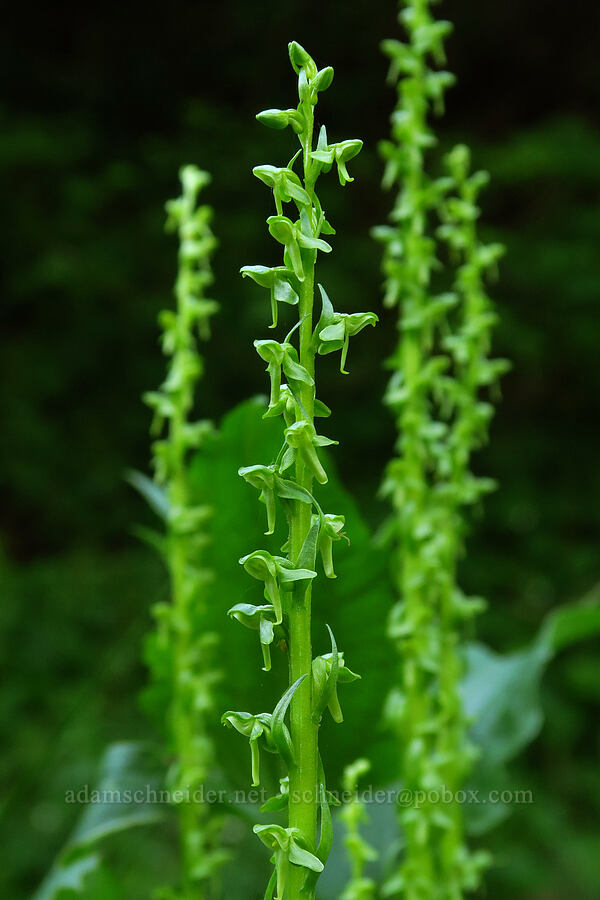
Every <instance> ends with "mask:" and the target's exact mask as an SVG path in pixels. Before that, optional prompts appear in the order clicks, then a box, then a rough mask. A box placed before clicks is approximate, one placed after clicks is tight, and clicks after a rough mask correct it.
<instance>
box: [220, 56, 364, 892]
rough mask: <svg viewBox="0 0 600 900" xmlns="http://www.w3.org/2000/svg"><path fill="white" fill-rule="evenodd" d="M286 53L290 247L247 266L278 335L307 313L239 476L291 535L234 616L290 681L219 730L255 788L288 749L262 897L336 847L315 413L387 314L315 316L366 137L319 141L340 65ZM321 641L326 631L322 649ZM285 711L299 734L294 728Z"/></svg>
mask: <svg viewBox="0 0 600 900" xmlns="http://www.w3.org/2000/svg"><path fill="white" fill-rule="evenodd" d="M289 55H290V61H291V64H292V67H293V69H294V71H295V73H296V75H297V76H298V95H299V104H298V106H297V107H296V108H292V109H269V110H266V111H264V112H261V113H259V114H258V116H257V118H258V120H259V122H261V123H262V124H264V125H267V126H268V127H271V128H276V129H283V128H286V127H288V126H289V127H291V128H292V130H293V131H294V133H295V134H296V135H297V137H298V141H299V144H300V149H299V151H298V153H297V154H296V156H294V158H293V159H292V160H291V161H290V162H289V163H288V165H287V166H284V167H280V168H278V167H275V166H271V165H262V166H257V167H256V168H255V169H254V174H255V175H256V177H257V178H259V179H260V180H261V181H262V182H264V183H265V184H266V185H267V186H268V187H269V188H271V190H272V192H273V199H274V207H275V209H274V215H272V216H270V217H269V218H268V219H267V225H268V228H269V232H270V234H271V236H272V237H273V238H274V239H275V241H276V242H277V243H279V244H281V245H282V246H283V261H282V265H279V266H276V267H274V268H267V267H265V266H245V267H244V268H243V269H242V275H244V276H247V277H250V278H252V279H253V280H254V281H256V282H257V283H258V284H259V285H261V286H262V287H264V288H266V289H267V290H268V291H269V294H270V304H271V314H272V324H271V327H272V328H275V327H276V326H277V323H278V304H279V303H280V302H284V303H286V304H288V305H291V306H295V307H297V311H298V318H297V322H296V324H295V325H294V327H293V328H292V330H291V331H290V332H289V333H288V335H287V336H286V337H285V338H284V340H283V341H281V342H278V341H276V340H274V339H270V340H258V341H255V347H256V350H257V352H258V354H259V356H260V357H261V358H262V359H263V360H264V361H265V362H266V363H267V372H268V374H269V378H270V383H271V391H270V401H269V406H268V409H267V411H266V413H265V416H268V417H271V416H276V417H279V416H281V417H282V439H283V444H282V447H281V450H280V452H279V454H278V456H277V458H276V459H275V460H273V461H271V462H270V464H268V465H255V466H250V467H247V468H244V469H241V470H240V475H242V477H244V478H245V479H246V480H247V481H248V482H249V483H250V484H251V485H253V486H254V487H256V488H257V489H258V490H259V491H260V499H261V500H262V501H263V502H264V504H265V506H266V512H267V532H266V533H267V534H272V533H273V531H274V528H275V522H276V515H277V510H278V507H281V508H282V510H283V512H284V514H285V516H286V519H287V524H288V537H287V540H286V542H285V544H284V546H283V548H282V550H281V552H282V553H285V556H274V555H272V554H271V553H270V552H268V551H267V550H257V551H254V552H253V553H250V554H248V555H247V556H245V557H244V558H243V559H242V560H240V562H241V563H242V565H243V566H244V567H245V568H246V570H247V571H248V573H249V574H250V575H251V576H252V577H253V578H255V579H257V580H259V581H261V582H262V583H263V585H264V599H265V601H266V603H265V604H261V605H259V606H253V605H251V604H237V605H236V606H234V607H233V608H232V609H231V610H230V615H231V616H232V618H235V619H237V620H238V621H240V622H241V623H242V624H244V625H247V626H249V627H252V628H255V629H256V630H258V632H259V639H260V643H261V647H262V651H263V661H264V668H265V670H267V671H268V670H269V669H270V668H271V652H270V648H271V646H272V645H273V644H274V643H276V644H277V645H279V646H282V645H283V646H285V647H286V648H287V651H288V660H289V685H290V686H289V688H288V690H287V691H286V692H285V694H284V695H283V697H282V699H281V701H280V702H279V703H278V704H277V706H276V708H275V710H274V711H273V713H259V714H250V713H241V712H234V711H229V712H227V713H225V714H224V716H223V722H224V723H225V724H228V725H230V726H232V727H234V728H235V729H237V730H238V731H239V732H240V733H242V734H243V735H245V736H246V737H248V739H249V741H250V747H251V750H252V763H253V765H252V772H253V782H254V783H255V784H256V783H258V780H259V767H258V755H259V748H260V747H261V746H262V747H263V749H266V750H270V751H271V752H275V753H277V754H279V756H280V757H281V759H282V761H283V763H284V764H285V768H286V770H287V775H286V776H285V778H284V779H283V780H282V792H281V794H280V795H278V797H276V798H272V800H271V801H268V803H267V805H266V808H267V809H276V808H286V809H287V812H288V821H287V826H286V827H283V826H280V825H266V826H258V825H257V826H255V829H254V830H255V832H256V834H257V835H258V837H259V838H260V839H261V840H262V841H263V843H264V844H265V845H266V846H267V847H268V849H269V850H271V851H272V857H271V860H272V862H273V865H274V872H273V875H272V878H271V880H270V882H269V885H268V887H267V892H266V894H265V897H266V898H271V897H273V896H274V895H275V896H276V897H277V900H283V898H284V897H285V898H287V900H300V897H302V898H303V900H310V898H312V897H314V891H315V884H316V881H317V878H318V876H319V873H320V872H321V871H322V870H323V867H324V865H325V862H326V860H327V856H328V854H329V850H330V848H331V840H332V834H331V814H330V810H329V804H328V800H327V794H326V786H325V776H324V772H323V765H322V763H321V759H320V755H319V749H318V733H319V726H320V724H321V718H322V715H323V713H324V711H325V709H326V708H329V711H330V713H331V716H332V717H333V719H334V720H335V721H336V722H341V721H342V712H341V709H340V705H339V701H338V696H337V686H338V684H340V683H343V682H349V681H353V680H354V679H355V678H357V677H358V676H356V675H354V673H352V672H351V671H350V670H349V669H348V668H346V666H345V665H344V657H343V654H342V653H340V652H339V651H338V648H337V645H336V642H335V638H334V636H333V634H332V633H331V630H330V631H329V635H330V641H331V652H330V653H326V654H324V655H321V656H317V657H316V658H315V659H313V649H312V640H313V636H312V633H311V605H312V582H313V580H314V579H315V578H316V576H317V571H316V560H317V556H318V555H319V556H320V557H321V559H322V563H323V570H324V574H325V575H326V577H328V578H334V577H335V572H334V569H333V559H332V545H333V542H334V541H338V540H340V539H342V538H344V537H345V535H344V532H343V528H344V518H343V516H340V515H334V514H326V513H324V512H323V510H322V508H321V506H320V505H319V503H318V500H317V499H316V497H315V496H314V494H313V489H314V483H315V482H316V483H317V484H324V483H325V482H326V481H327V473H326V471H325V469H324V466H323V462H322V459H321V457H320V454H319V450H320V448H321V447H324V446H327V445H331V444H333V443H335V442H334V441H331V440H329V439H328V438H325V437H323V436H321V435H320V434H318V433H317V430H316V426H315V419H316V418H317V417H322V416H328V415H329V414H330V410H329V409H328V408H327V407H326V406H325V404H324V403H322V402H321V401H320V400H318V399H317V398H316V392H315V359H316V357H317V355H319V354H321V355H323V354H327V353H332V352H338V351H339V352H340V354H341V364H340V368H341V371H344V365H345V362H346V357H347V352H348V344H349V339H350V337H352V336H353V335H355V334H357V333H358V332H359V331H361V330H362V329H363V328H364V327H365V326H366V325H374V324H375V322H376V321H377V317H376V316H375V315H374V314H373V313H354V314H347V313H340V312H336V311H335V310H334V308H333V305H332V303H331V301H330V299H329V297H328V296H327V293H326V292H325V289H324V288H323V287H322V285H319V286H318V287H319V293H320V299H321V314H320V317H319V318H318V320H316V321H315V318H316V317H315V313H314V301H315V297H314V295H315V267H316V262H317V254H318V252H321V253H329V252H330V251H331V249H332V248H331V246H330V245H329V244H328V243H327V241H326V240H324V238H323V237H322V235H327V236H328V235H331V234H334V233H335V232H334V229H333V228H332V226H331V225H330V223H329V222H328V221H327V219H326V217H325V213H324V211H323V208H322V206H321V203H320V201H319V198H318V196H317V193H316V183H317V179H318V178H319V176H320V175H321V173H323V172H328V171H329V170H330V169H331V168H332V167H333V166H334V165H335V167H336V169H337V173H338V177H339V181H340V184H341V185H344V184H346V182H348V181H352V178H351V176H350V175H349V174H348V169H347V163H348V161H349V160H351V159H353V158H354V157H355V156H356V155H357V154H358V153H359V151H360V149H361V146H362V142H361V141H359V140H347V141H342V142H339V143H330V142H329V139H328V137H327V132H326V129H325V126H322V127H321V129H320V132H319V135H318V138H316V140H315V137H316V136H315V135H314V121H315V106H316V103H317V101H318V95H319V93H320V92H322V91H324V90H326V89H327V88H328V87H329V86H330V84H331V82H332V80H333V69H331V68H330V67H327V68H324V69H321V70H318V69H317V66H316V64H315V62H314V60H313V59H312V57H311V56H310V55H309V54H308V53H307V52H306V50H304V48H303V47H301V46H300V45H299V44H297V43H295V42H292V43H291V44H290V45H289ZM294 167H296V168H294ZM296 169H297V170H298V171H296ZM298 172H299V173H298ZM286 212H289V215H290V217H289V218H288V215H286ZM322 638H323V636H318V640H319V643H321V641H322ZM288 708H289V726H288V725H287V724H286V722H285V718H286V713H287V711H288Z"/></svg>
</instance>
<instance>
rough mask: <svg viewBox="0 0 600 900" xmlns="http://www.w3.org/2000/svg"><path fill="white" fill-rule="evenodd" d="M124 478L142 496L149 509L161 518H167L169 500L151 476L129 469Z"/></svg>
mask: <svg viewBox="0 0 600 900" xmlns="http://www.w3.org/2000/svg"><path fill="white" fill-rule="evenodd" d="M125 480H126V481H127V482H128V483H129V484H130V485H131V486H132V487H133V488H135V490H136V491H137V492H138V494H140V495H141V496H142V497H143V498H144V500H145V501H146V502H147V504H148V506H149V507H150V509H152V510H153V512H155V513H156V515H157V516H160V518H161V519H167V517H168V515H169V500H168V497H167V492H166V491H165V489H164V488H163V487H161V486H160V485H158V484H156V482H155V481H153V480H152V478H148V476H147V475H144V474H143V472H137V471H136V470H135V469H130V470H129V471H128V472H127V473H126V475H125Z"/></svg>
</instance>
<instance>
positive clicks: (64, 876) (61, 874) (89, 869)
mask: <svg viewBox="0 0 600 900" xmlns="http://www.w3.org/2000/svg"><path fill="white" fill-rule="evenodd" d="M100 862H101V860H100V856H99V855H98V854H97V853H90V854H87V855H85V856H80V857H77V858H75V859H71V860H67V861H64V862H58V863H56V865H54V866H53V867H52V869H51V870H50V872H49V873H48V875H47V876H46V878H45V879H44V880H43V882H42V884H41V885H40V886H39V888H38V889H37V891H36V892H35V894H34V895H33V898H32V900H67V898H72V897H83V896H85V891H86V882H87V879H88V878H89V876H90V875H91V874H93V873H94V872H96V871H97V870H98V868H99V866H100Z"/></svg>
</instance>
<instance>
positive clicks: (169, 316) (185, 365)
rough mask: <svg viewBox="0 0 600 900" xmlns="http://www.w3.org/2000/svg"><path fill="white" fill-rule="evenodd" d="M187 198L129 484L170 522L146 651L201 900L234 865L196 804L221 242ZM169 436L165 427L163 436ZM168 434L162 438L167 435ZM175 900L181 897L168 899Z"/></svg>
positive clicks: (205, 697)
mask: <svg viewBox="0 0 600 900" xmlns="http://www.w3.org/2000/svg"><path fill="white" fill-rule="evenodd" d="M180 178H181V184H182V194H181V196H180V197H178V198H177V199H176V200H172V201H170V202H169V203H168V204H167V212H168V220H167V228H168V230H170V231H176V232H177V234H178V236H179V270H178V274H177V280H176V283H175V297H176V308H175V309H174V310H171V309H169V310H165V311H163V312H162V313H161V314H160V324H161V326H162V346H163V351H164V353H165V354H166V355H167V356H168V357H169V365H168V371H167V376H166V378H165V381H164V382H163V384H162V386H161V388H160V390H159V391H155V392H150V393H147V394H146V395H145V397H144V399H145V401H146V403H147V404H148V405H149V406H150V407H151V408H152V409H153V410H154V421H153V423H152V432H153V434H154V435H156V437H157V439H156V440H155V441H154V443H153V447H152V449H153V455H154V470H155V482H154V483H153V482H151V481H149V479H146V478H145V477H144V476H142V475H140V474H139V473H134V474H133V475H132V476H131V481H132V482H133V484H134V485H135V486H136V487H138V489H139V490H140V491H141V492H142V493H144V494H145V496H146V497H147V499H148V500H149V502H150V504H151V505H152V506H153V508H154V510H155V512H157V513H158V514H159V515H161V516H162V518H163V519H164V522H165V529H166V534H165V535H164V537H162V536H156V535H151V536H150V537H151V542H152V543H154V544H155V545H157V546H158V547H159V548H160V550H161V552H162V554H163V556H164V558H165V561H166V564H167V568H168V571H169V577H170V585H171V595H172V602H170V603H159V604H156V605H155V606H154V608H153V614H154V616H155V619H156V630H155V632H154V634H153V635H152V636H151V638H150V640H149V641H148V645H147V658H148V662H149V665H150V668H151V672H152V676H153V683H152V685H151V687H150V689H149V691H147V693H146V700H147V701H148V703H149V705H150V706H151V707H154V708H155V709H156V710H157V711H158V715H159V717H164V710H165V707H166V709H167V720H168V721H167V729H166V730H167V734H168V742H169V745H170V749H171V751H172V752H173V754H174V762H173V764H172V766H171V769H170V771H169V773H168V779H167V781H168V785H169V787H170V789H171V791H172V796H173V797H174V798H177V796H178V794H177V792H181V793H180V794H179V797H183V798H184V799H182V800H180V801H176V800H174V802H178V809H179V822H180V834H181V847H182V867H183V885H182V888H181V892H180V893H178V894H177V897H181V898H185V900H196V898H205V897H208V896H210V895H211V882H212V880H213V878H214V875H215V873H216V870H217V869H218V868H219V866H220V865H221V864H222V863H223V861H224V859H225V858H226V856H225V854H224V853H223V851H222V850H220V849H218V832H219V829H220V821H219V819H218V818H217V817H215V816H214V815H212V814H211V812H210V808H209V807H208V806H207V805H204V804H203V803H199V802H197V801H196V800H193V799H192V797H193V793H194V792H195V791H196V790H197V789H199V788H200V787H201V786H202V785H203V784H204V782H205V781H206V778H207V776H208V775H209V774H210V772H211V770H212V768H213V767H214V764H215V753H214V748H213V746H212V742H211V739H210V737H209V735H208V732H207V722H208V721H209V719H210V717H212V715H213V711H214V705H215V701H214V687H215V684H216V682H217V681H218V680H219V679H220V677H221V675H220V672H219V670H218V668H217V666H216V652H215V651H216V644H217V635H216V634H215V632H213V631H212V630H211V629H210V627H207V622H208V620H209V616H208V608H207V602H208V588H209V586H210V583H211V581H212V579H213V573H212V570H211V568H210V567H209V565H208V564H207V560H206V548H207V545H208V544H209V543H210V535H209V532H208V523H209V520H210V518H211V515H212V509H211V507H210V506H208V505H199V504H198V503H197V502H196V501H195V498H194V497H193V496H192V491H191V488H190V483H189V471H188V470H189V455H190V453H191V452H192V451H197V450H198V448H201V447H202V446H203V445H204V444H205V443H206V442H207V441H208V440H210V438H211V434H212V432H213V427H212V425H211V423H210V422H207V421H194V420H193V418H192V414H193V407H194V391H195V387H196V384H197V382H198V380H199V379H200V377H201V375H202V371H203V361H202V358H201V356H200V354H199V352H198V344H197V337H196V333H197V334H198V335H199V336H200V337H201V338H207V337H208V336H209V320H210V317H211V316H212V315H213V314H214V313H215V312H216V311H217V309H218V305H217V303H216V302H215V301H214V300H211V299H208V298H207V297H206V290H207V288H208V287H209V286H210V285H211V284H212V281H213V277H212V272H211V267H210V257H211V254H212V253H213V251H214V249H215V246H216V241H215V238H214V235H213V233H212V231H211V228H210V220H211V217H212V210H211V208H210V207H209V206H206V205H198V194H199V192H200V190H201V189H202V188H203V187H205V186H206V185H207V184H208V183H209V181H210V176H209V175H208V174H207V173H206V172H203V171H201V170H200V169H197V168H196V167H195V166H189V165H188V166H185V167H183V168H182V170H181V172H180ZM165 426H166V427H165ZM163 432H164V435H163ZM169 896H175V894H169Z"/></svg>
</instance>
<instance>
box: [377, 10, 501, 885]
mask: <svg viewBox="0 0 600 900" xmlns="http://www.w3.org/2000/svg"><path fill="white" fill-rule="evenodd" d="M432 6H433V2H432V0H402V2H401V3H400V17H399V18H400V22H401V23H402V25H403V26H404V29H405V32H406V41H405V42H401V41H397V40H393V41H385V42H384V43H383V45H382V49H383V52H384V53H385V54H386V55H387V56H388V57H389V59H390V63H391V65H390V81H391V82H392V83H394V84H395V85H396V87H397V91H398V102H397V106H396V109H395V111H394V113H393V114H392V117H391V140H388V141H385V142H383V144H382V146H381V151H382V156H383V158H384V162H385V171H384V178H383V184H384V187H385V188H392V187H396V189H397V196H396V201H395V205H394V208H393V211H392V213H391V215H390V224H389V225H386V226H383V227H380V228H377V229H375V230H374V237H375V238H376V239H377V240H379V241H380V242H381V243H382V245H383V272H384V275H385V296H384V304H385V305H387V306H398V307H399V321H398V326H399V333H400V338H399V342H398V346H397V349H396V351H395V352H394V353H393V355H392V357H391V359H390V360H389V361H388V365H389V367H390V368H391V369H392V376H391V378H390V382H389V385H388V389H387V391H386V395H385V398H384V400H385V403H386V404H387V405H388V406H389V408H390V410H391V412H392V413H393V415H394V417H395V420H396V423H397V430H398V435H399V439H398V442H397V456H396V457H395V458H394V459H393V460H392V461H391V462H390V464H389V466H388V468H387V471H386V475H385V479H384V483H383V486H382V493H383V494H384V495H385V496H387V497H388V498H389V499H390V502H391V504H392V508H393V517H392V521H391V523H390V526H389V527H388V528H387V529H386V533H387V537H388V538H389V539H390V540H391V541H392V542H393V543H394V555H393V558H394V560H395V572H394V577H395V582H396V587H397V594H398V598H399V599H398V601H397V603H396V604H395V605H394V607H393V609H392V610H391V612H390V616H389V620H388V636H389V638H390V640H391V642H392V643H393V645H394V646H395V648H396V649H397V651H398V655H399V660H400V672H401V678H400V683H399V684H398V685H396V687H395V689H394V690H393V691H392V693H391V694H390V699H389V702H388V705H387V716H386V718H387V721H388V724H389V725H390V727H391V728H392V730H393V732H394V733H395V735H396V737H397V740H398V745H399V759H400V771H399V773H398V775H399V778H401V779H402V781H403V782H404V785H405V787H406V788H407V789H408V790H409V791H412V792H418V791H424V796H427V795H428V792H431V791H432V790H433V789H437V788H441V787H442V786H444V787H445V788H446V789H449V790H450V792H451V793H454V795H455V793H456V791H457V790H459V789H460V788H461V787H462V786H463V784H464V781H465V778H466V777H467V775H468V772H469V770H470V768H471V766H472V763H473V748H472V747H471V745H470V742H469V740H468V736H467V731H468V726H469V723H468V722H467V720H466V716H465V712H464V710H463V708H462V701H461V697H460V691H459V685H460V680H461V677H462V673H463V663H462V659H463V654H462V652H461V642H462V640H463V638H464V632H465V627H464V625H465V622H466V621H468V620H469V619H472V617H473V615H474V614H475V613H476V612H477V611H478V610H479V609H480V608H481V601H480V600H479V599H478V598H466V597H464V595H463V594H462V592H461V591H460V589H459V588H458V585H457V570H458V563H459V560H460V557H461V555H462V553H463V544H464V534H465V530H466V528H465V524H466V523H465V507H467V506H469V505H472V504H473V503H476V502H478V501H479V500H480V499H481V497H482V496H483V495H484V494H485V493H486V492H488V491H489V490H491V489H493V486H494V485H493V482H492V480H491V479H487V478H476V477H475V476H474V475H473V474H472V473H471V472H470V471H469V467H470V461H471V456H472V454H473V452H474V451H475V450H477V449H478V447H480V446H481V445H482V443H484V441H485V440H486V439H487V433H488V428H489V424H490V421H491V417H492V415H493V411H494V410H493V406H492V404H491V402H489V400H488V399H487V397H486V395H485V394H486V391H488V390H489V388H490V387H493V385H494V384H495V383H496V382H497V380H498V378H499V377H500V375H501V374H502V373H503V372H504V371H506V367H507V366H506V363H505V361H503V360H490V359H489V349H490V343H491V329H492V328H493V326H494V324H495V321H496V316H495V314H494V311H493V309H492V305H491V301H490V300H489V298H488V297H487V294H486V291H485V283H484V279H485V276H486V274H487V273H488V272H490V271H492V272H493V270H494V268H495V266H496V263H497V261H498V259H499V257H500V256H501V254H502V248H501V247H500V246H499V245H497V244H492V245H484V244H482V243H481V242H480V240H479V238H478V236H477V218H478V216H479V209H478V206H477V198H478V195H479V192H480V191H481V189H482V187H483V186H484V185H485V183H486V182H487V176H486V175H485V174H484V173H480V172H476V173H474V174H470V159H469V152H468V149H467V148H466V147H464V146H462V145H460V146H458V147H456V148H455V149H454V150H452V152H451V153H450V154H449V155H448V156H447V157H446V159H445V171H444V172H443V174H441V175H439V176H438V177H436V178H433V177H431V176H430V175H429V174H428V172H427V166H426V163H427V151H428V150H429V148H431V147H433V146H434V145H435V143H436V139H435V135H434V134H433V132H432V130H431V127H430V125H429V116H430V113H432V112H435V113H441V112H443V98H444V92H445V90H446V89H447V88H448V87H450V86H451V85H452V84H453V82H454V77H453V76H452V75H451V74H450V73H448V72H445V71H444V70H443V69H440V68H439V67H440V66H442V65H443V63H444V39H445V37H446V36H447V35H448V34H449V33H450V31H451V25H450V23H449V22H444V21H436V20H435V19H434V18H433V16H432V15H431V7H432ZM441 260H448V261H449V262H448V263H447V264H446V265H442V263H441ZM434 273H435V280H434ZM433 284H435V286H436V289H437V285H438V284H442V285H443V287H444V288H445V290H443V291H442V292H439V289H437V290H436V291H435V292H434V290H433V289H432V287H433ZM400 823H401V827H402V831H403V837H402V840H403V842H404V845H405V849H404V852H403V856H402V859H401V860H399V863H398V866H397V868H396V871H395V872H394V874H393V875H392V877H391V878H390V880H389V881H388V883H387V885H386V886H385V888H384V891H385V894H386V896H402V897H409V898H413V897H415V898H416V897H419V898H420V900H434V898H435V900H438V898H452V900H461V898H462V897H463V896H464V895H465V893H467V892H469V891H472V890H475V889H476V888H477V887H478V885H479V882H480V880H481V872H482V870H483V868H484V867H485V864H486V860H487V859H488V857H487V855H486V854H485V853H472V852H470V850H469V848H468V847H467V845H466V840H465V835H464V825H463V820H462V809H461V807H460V805H459V804H457V803H456V802H453V803H451V804H450V805H449V806H445V808H444V810H443V811H440V810H439V808H436V807H435V805H433V804H430V803H425V804H423V805H422V806H421V807H419V808H418V809H416V808H410V809H404V810H401V811H400Z"/></svg>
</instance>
